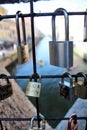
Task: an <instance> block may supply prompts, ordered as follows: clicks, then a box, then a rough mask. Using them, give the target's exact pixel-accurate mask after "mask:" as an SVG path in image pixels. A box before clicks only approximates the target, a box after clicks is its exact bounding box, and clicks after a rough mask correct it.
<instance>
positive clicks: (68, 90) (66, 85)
mask: <svg viewBox="0 0 87 130" xmlns="http://www.w3.org/2000/svg"><path fill="white" fill-rule="evenodd" d="M65 76H68V78H69V79H70V82H67V81H64V77H65ZM59 93H60V95H61V96H63V97H64V98H66V99H69V100H73V99H74V84H73V78H72V76H71V75H70V73H68V72H65V73H63V75H62V78H61V82H59Z"/></svg>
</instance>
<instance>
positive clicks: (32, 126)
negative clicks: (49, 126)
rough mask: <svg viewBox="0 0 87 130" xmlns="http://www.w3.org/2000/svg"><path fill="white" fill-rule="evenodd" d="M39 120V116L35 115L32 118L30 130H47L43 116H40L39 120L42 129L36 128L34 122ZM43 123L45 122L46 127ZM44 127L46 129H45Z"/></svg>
mask: <svg viewBox="0 0 87 130" xmlns="http://www.w3.org/2000/svg"><path fill="white" fill-rule="evenodd" d="M35 119H37V114H35V115H34V116H33V117H32V118H31V121H30V128H29V130H45V129H46V121H45V118H44V116H43V115H42V114H39V119H40V122H41V124H40V128H38V127H34V120H35ZM43 122H44V125H43ZM43 126H44V127H43Z"/></svg>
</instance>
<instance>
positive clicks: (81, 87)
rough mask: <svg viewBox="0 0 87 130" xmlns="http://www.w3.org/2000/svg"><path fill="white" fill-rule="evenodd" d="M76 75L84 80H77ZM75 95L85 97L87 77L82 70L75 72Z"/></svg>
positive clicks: (86, 97) (86, 94)
mask: <svg viewBox="0 0 87 130" xmlns="http://www.w3.org/2000/svg"><path fill="white" fill-rule="evenodd" d="M78 76H82V77H83V78H84V80H78ZM74 84H75V96H76V97H79V98H82V99H87V77H86V75H85V74H84V73H83V72H79V73H77V74H76V78H75V82H74Z"/></svg>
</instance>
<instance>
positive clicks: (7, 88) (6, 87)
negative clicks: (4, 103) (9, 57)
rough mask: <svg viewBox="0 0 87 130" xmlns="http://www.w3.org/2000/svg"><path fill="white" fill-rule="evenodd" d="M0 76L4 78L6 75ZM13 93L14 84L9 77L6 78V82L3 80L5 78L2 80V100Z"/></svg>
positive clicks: (0, 92) (0, 96) (0, 93)
mask: <svg viewBox="0 0 87 130" xmlns="http://www.w3.org/2000/svg"><path fill="white" fill-rule="evenodd" d="M0 76H1V77H2V78H3V77H4V76H6V75H5V74H1V75H0ZM12 94H13V89H12V85H11V83H10V81H9V79H8V78H6V79H5V81H4V82H3V80H1V82H0V100H4V99H6V98H8V97H10V96H11V95H12Z"/></svg>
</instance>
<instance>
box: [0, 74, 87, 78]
mask: <svg viewBox="0 0 87 130" xmlns="http://www.w3.org/2000/svg"><path fill="white" fill-rule="evenodd" d="M85 75H86V76H87V74H85ZM71 76H72V77H73V78H75V77H77V76H76V74H74V75H71ZM30 77H31V75H29V76H28V75H27V76H8V75H7V76H1V75H0V79H30ZM40 77H41V78H62V75H40ZM65 77H68V76H65ZM78 77H82V76H81V75H79V76H78ZM35 78H36V77H35ZM33 79H34V76H33Z"/></svg>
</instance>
